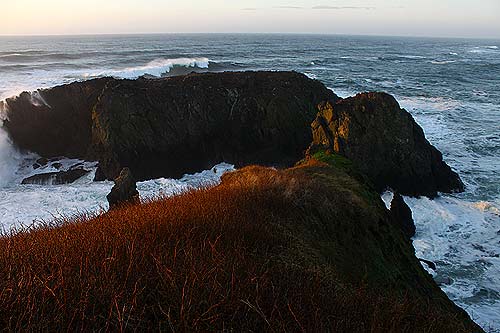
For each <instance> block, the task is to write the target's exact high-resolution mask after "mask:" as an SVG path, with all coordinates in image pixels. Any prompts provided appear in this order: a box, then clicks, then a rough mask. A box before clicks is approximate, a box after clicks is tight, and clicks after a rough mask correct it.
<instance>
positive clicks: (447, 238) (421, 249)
mask: <svg viewBox="0 0 500 333" xmlns="http://www.w3.org/2000/svg"><path fill="white" fill-rule="evenodd" d="M382 199H383V200H384V201H385V203H386V205H387V207H388V208H389V206H390V201H391V200H392V193H390V192H387V193H385V194H384V195H383V196H382ZM405 201H406V203H407V204H408V205H409V206H410V208H411V209H412V212H413V218H414V220H415V225H416V227H417V233H416V235H415V237H414V238H413V245H414V247H415V249H416V255H417V257H419V258H423V259H427V260H431V261H433V262H434V263H435V264H436V266H437V269H436V271H432V270H429V269H428V268H427V266H425V265H423V266H424V268H426V269H428V271H429V272H430V273H431V274H432V275H433V276H434V278H435V279H436V281H437V282H438V283H440V285H441V288H442V289H443V290H444V291H445V292H446V293H447V294H448V296H449V297H450V298H451V299H452V300H453V301H454V302H456V303H457V304H458V305H460V306H461V307H462V308H464V309H465V310H466V311H467V312H468V313H469V314H470V315H471V317H472V318H474V319H475V320H476V322H478V323H479V324H481V325H482V326H483V327H485V328H491V329H493V328H498V327H500V317H499V316H498V314H499V313H500V298H499V296H500V292H499V290H498V286H499V285H500V248H499V246H498V242H499V234H500V200H499V201H496V202H484V201H479V202H471V201H467V200H462V199H459V198H456V197H453V196H448V195H443V196H441V197H439V198H437V199H434V200H430V199H427V198H409V197H405Z"/></svg>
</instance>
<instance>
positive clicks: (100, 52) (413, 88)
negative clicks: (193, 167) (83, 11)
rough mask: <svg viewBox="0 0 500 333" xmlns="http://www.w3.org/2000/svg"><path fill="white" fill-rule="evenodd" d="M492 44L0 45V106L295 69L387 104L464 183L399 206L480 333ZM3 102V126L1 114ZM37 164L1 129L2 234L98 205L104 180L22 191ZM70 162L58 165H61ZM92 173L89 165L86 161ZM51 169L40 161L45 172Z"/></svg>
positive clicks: (497, 91) (496, 144) (498, 107)
mask: <svg viewBox="0 0 500 333" xmlns="http://www.w3.org/2000/svg"><path fill="white" fill-rule="evenodd" d="M499 47H500V41H498V40H477V39H435V38H434V39H431V38H397V37H363V36H320V35H222V34H221V35H204V34H200V35H193V34H189V35H134V36H75V37H0V100H2V99H4V98H7V97H10V96H15V95H16V94H18V93H19V92H21V91H23V90H28V91H35V90H36V89H38V88H43V87H51V86H54V85H57V84H62V83H68V82H72V81H75V80H85V79H89V78H93V77H100V76H106V75H109V76H115V77H123V78H135V77H138V76H140V75H151V76H164V75H177V74H183V73H189V72H191V71H193V70H196V71H201V72H203V71H223V70H295V71H298V72H302V73H304V74H306V75H308V76H309V77H311V78H315V79H318V80H320V81H322V82H323V83H324V84H325V85H327V86H328V87H330V88H331V89H333V90H334V91H335V92H336V93H337V94H339V95H341V96H342V97H346V96H349V95H353V94H355V93H357V92H362V91H373V90H376V91H385V92H388V93H390V94H393V95H395V96H396V98H397V99H398V100H399V102H400V103H401V105H402V106H403V107H404V108H406V109H407V110H408V111H409V112H410V113H411V114H412V115H413V116H414V118H415V119H416V121H417V122H418V123H419V124H420V125H421V126H422V127H423V129H424V131H425V134H426V136H427V138H428V139H429V141H430V142H431V143H432V144H434V145H435V146H436V147H437V148H438V149H439V150H441V151H442V152H443V155H444V159H445V160H446V161H447V163H448V164H449V165H451V167H452V168H453V169H455V170H456V171H457V172H458V173H459V174H460V176H461V177H462V179H463V180H464V182H465V184H466V186H467V188H466V192H465V193H461V194H453V195H442V196H441V197H439V198H437V199H435V200H429V199H427V198H405V199H406V201H407V202H408V204H409V205H410V207H411V208H412V210H413V215H414V219H415V222H416V226H417V234H416V236H415V238H414V246H415V248H416V251H417V256H418V257H420V258H424V259H428V260H432V261H434V262H435V263H436V265H437V270H436V271H435V272H433V271H432V272H431V273H432V274H433V276H434V277H435V279H436V281H437V282H438V283H439V284H440V285H441V287H442V288H443V290H444V291H445V292H446V293H447V294H448V296H449V297H450V298H451V299H452V300H453V301H455V302H456V303H457V304H458V305H460V306H461V307H463V308H464V309H465V310H466V311H468V312H469V314H470V315H471V317H472V318H473V319H474V320H476V322H478V323H479V324H480V325H482V326H483V327H484V328H485V329H486V330H487V331H499V330H500V258H499V256H500V50H499ZM3 108H4V106H3V105H2V103H1V102H0V122H1V119H3V117H5V112H4V111H5V110H3ZM36 158H37V156H35V155H33V154H30V153H29V152H19V151H17V150H16V149H15V147H13V145H12V144H11V142H10V141H9V138H8V136H7V135H6V133H5V132H3V131H0V228H1V229H3V230H5V231H8V230H12V228H18V227H19V226H21V225H24V226H29V225H30V224H32V223H37V222H36V221H41V220H50V219H52V218H56V217H60V216H61V215H68V214H69V215H71V214H78V213H81V212H86V211H99V210H103V209H106V208H107V206H106V205H107V203H106V198H105V196H106V194H107V193H108V192H109V190H110V188H111V187H112V183H111V182H102V183H94V182H92V176H93V175H92V173H90V174H89V175H88V176H86V177H84V178H82V179H80V180H78V181H77V182H76V183H74V184H70V185H60V186H43V185H20V181H21V180H22V178H23V177H26V176H29V175H32V174H34V173H36V172H40V171H37V170H34V169H33V168H32V164H33V161H34V160H36ZM77 162H78V161H71V160H64V161H63V163H62V164H63V167H69V166H70V165H71V164H72V163H77ZM221 162H222V161H221ZM87 167H88V168H89V169H90V170H94V169H95V166H94V165H92V164H89V165H87ZM231 168H232V166H230V165H227V164H221V165H219V166H216V167H215V169H212V170H207V171H204V172H202V173H200V174H197V175H190V176H185V177H183V178H182V179H180V180H171V179H159V180H152V181H149V182H144V183H139V184H138V187H139V192H140V194H141V195H142V196H143V197H151V196H156V195H161V194H163V195H171V194H175V193H179V192H180V191H183V190H185V189H187V188H191V187H196V186H199V185H202V184H207V183H215V182H217V181H218V179H219V178H220V176H221V174H222V173H223V172H224V171H226V170H230V169H231ZM50 170H53V169H52V166H51V165H50V164H49V165H48V166H47V167H46V168H45V170H43V171H44V172H45V171H50ZM390 197H391V194H390V193H386V194H384V195H383V198H384V199H385V200H386V201H389V200H390Z"/></svg>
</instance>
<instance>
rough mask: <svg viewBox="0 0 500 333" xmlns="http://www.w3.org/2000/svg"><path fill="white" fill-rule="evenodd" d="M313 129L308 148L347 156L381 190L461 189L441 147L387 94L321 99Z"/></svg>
mask: <svg viewBox="0 0 500 333" xmlns="http://www.w3.org/2000/svg"><path fill="white" fill-rule="evenodd" d="M312 129H313V136H314V141H313V145H312V150H313V151H314V149H315V147H320V148H326V149H329V150H330V151H332V152H335V153H338V154H340V155H342V156H344V157H346V158H348V159H349V160H351V161H352V162H353V163H354V164H355V165H356V166H357V167H358V168H359V169H360V170H361V171H362V172H363V173H364V174H366V175H367V176H368V177H369V178H370V179H371V180H372V182H373V184H374V185H375V187H376V188H377V190H378V191H380V192H381V191H384V190H385V189H387V188H391V189H394V190H397V191H399V192H400V193H401V194H403V195H410V196H419V195H425V196H429V197H434V196H436V195H437V192H454V191H463V189H464V186H463V183H462V181H461V180H460V177H459V176H458V175H457V174H456V173H455V172H454V171H452V170H451V168H450V167H449V166H448V165H447V164H446V163H445V162H444V161H443V156H442V155H441V152H439V150H437V149H436V148H435V147H434V146H432V145H431V144H430V143H429V141H427V139H426V138H425V135H424V131H423V130H422V128H421V127H420V126H419V125H418V124H417V123H416V122H415V120H414V119H413V117H412V116H411V115H410V113H408V112H407V111H406V110H404V109H401V107H400V106H399V104H398V102H397V101H396V100H395V99H394V97H392V96H391V95H388V94H385V93H363V94H358V95H356V96H354V97H350V98H346V99H343V100H341V101H339V102H337V103H335V104H331V103H324V104H322V105H321V106H320V112H319V114H318V117H317V118H316V120H315V121H314V123H313V124H312Z"/></svg>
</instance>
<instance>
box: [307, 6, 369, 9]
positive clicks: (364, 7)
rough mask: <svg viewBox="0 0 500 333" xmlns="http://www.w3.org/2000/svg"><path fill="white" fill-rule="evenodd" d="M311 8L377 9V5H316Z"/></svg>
mask: <svg viewBox="0 0 500 333" xmlns="http://www.w3.org/2000/svg"><path fill="white" fill-rule="evenodd" d="M311 9H321V10H342V9H364V10H371V9H375V7H368V6H314V7H312V8H311Z"/></svg>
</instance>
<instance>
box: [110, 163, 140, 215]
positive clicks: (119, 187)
mask: <svg viewBox="0 0 500 333" xmlns="http://www.w3.org/2000/svg"><path fill="white" fill-rule="evenodd" d="M106 198H107V199H108V202H109V208H110V209H113V208H116V207H119V206H121V205H123V204H127V203H128V204H134V203H139V202H140V200H139V192H138V191H137V186H136V182H135V179H134V177H133V175H132V172H131V171H130V169H129V168H123V169H122V171H121V172H120V175H119V176H118V177H117V178H116V179H115V185H114V186H113V188H112V189H111V192H110V193H109V194H108V195H107V197H106Z"/></svg>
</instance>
